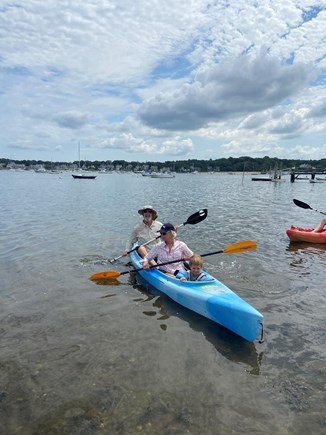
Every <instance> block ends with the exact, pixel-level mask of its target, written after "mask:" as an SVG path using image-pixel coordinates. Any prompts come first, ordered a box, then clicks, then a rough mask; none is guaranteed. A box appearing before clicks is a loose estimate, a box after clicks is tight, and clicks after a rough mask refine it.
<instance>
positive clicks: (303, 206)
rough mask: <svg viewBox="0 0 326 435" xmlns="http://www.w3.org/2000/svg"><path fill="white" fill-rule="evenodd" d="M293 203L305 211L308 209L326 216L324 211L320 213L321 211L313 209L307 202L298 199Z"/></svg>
mask: <svg viewBox="0 0 326 435" xmlns="http://www.w3.org/2000/svg"><path fill="white" fill-rule="evenodd" d="M293 202H294V204H295V205H297V206H298V207H301V208H305V209H308V210H313V211H316V212H317V213H320V214H323V215H326V213H324V212H323V211H320V210H317V209H315V208H312V207H310V205H309V204H306V203H305V202H302V201H299V200H298V199H294V200H293Z"/></svg>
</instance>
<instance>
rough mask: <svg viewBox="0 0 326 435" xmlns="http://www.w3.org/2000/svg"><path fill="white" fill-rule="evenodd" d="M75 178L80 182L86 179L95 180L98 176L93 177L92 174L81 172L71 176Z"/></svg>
mask: <svg viewBox="0 0 326 435" xmlns="http://www.w3.org/2000/svg"><path fill="white" fill-rule="evenodd" d="M71 175H72V176H73V178H77V179H79V180H82V179H86V180H94V179H95V178H96V177H97V176H96V175H91V174H85V172H81V173H80V174H71Z"/></svg>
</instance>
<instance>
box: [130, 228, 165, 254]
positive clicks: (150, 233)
mask: <svg viewBox="0 0 326 435" xmlns="http://www.w3.org/2000/svg"><path fill="white" fill-rule="evenodd" d="M162 225H163V224H162V223H161V222H159V221H156V220H154V221H153V222H152V224H151V225H150V226H149V225H146V224H145V223H144V222H141V223H140V224H138V225H136V226H135V228H134V229H133V231H132V233H131V236H130V239H129V242H128V244H127V246H126V250H127V251H130V249H131V248H132V245H133V244H134V243H136V242H138V244H139V246H141V245H143V244H144V243H147V242H149V241H150V240H152V239H155V238H156V237H157V236H160V233H159V231H160V229H161V227H162ZM156 243H157V241H155V242H152V243H149V244H148V245H147V246H148V247H149V248H152V247H153V246H155V245H156Z"/></svg>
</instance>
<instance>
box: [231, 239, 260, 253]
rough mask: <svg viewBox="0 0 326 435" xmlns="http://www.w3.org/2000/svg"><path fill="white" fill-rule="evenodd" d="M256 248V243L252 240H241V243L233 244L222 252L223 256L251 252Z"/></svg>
mask: <svg viewBox="0 0 326 435" xmlns="http://www.w3.org/2000/svg"><path fill="white" fill-rule="evenodd" d="M256 248H257V243H256V242H253V241H252V240H242V241H241V242H237V243H233V245H229V246H227V247H226V248H225V249H224V250H223V253H224V254H237V253H240V252H246V251H252V250H253V249H256Z"/></svg>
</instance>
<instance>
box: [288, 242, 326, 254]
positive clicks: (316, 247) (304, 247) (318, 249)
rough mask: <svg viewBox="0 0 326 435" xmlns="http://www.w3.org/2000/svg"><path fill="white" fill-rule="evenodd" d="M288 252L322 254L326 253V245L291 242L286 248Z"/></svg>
mask: <svg viewBox="0 0 326 435" xmlns="http://www.w3.org/2000/svg"><path fill="white" fill-rule="evenodd" d="M286 251H288V252H297V251H300V252H301V251H302V252H307V253H311V254H320V253H322V252H325V251H326V244H318V243H308V242H290V243H289V246H288V247H287V248H286Z"/></svg>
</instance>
